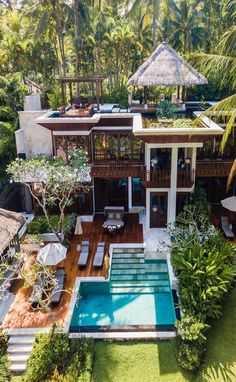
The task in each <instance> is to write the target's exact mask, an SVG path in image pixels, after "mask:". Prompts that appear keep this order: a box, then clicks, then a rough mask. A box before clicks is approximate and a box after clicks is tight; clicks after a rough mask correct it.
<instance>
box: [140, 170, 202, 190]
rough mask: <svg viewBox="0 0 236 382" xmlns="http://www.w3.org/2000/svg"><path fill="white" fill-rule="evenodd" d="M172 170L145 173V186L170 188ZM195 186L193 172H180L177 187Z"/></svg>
mask: <svg viewBox="0 0 236 382" xmlns="http://www.w3.org/2000/svg"><path fill="white" fill-rule="evenodd" d="M170 178H171V171H170V170H150V171H145V173H144V176H143V185H144V186H145V187H148V188H152V187H158V188H162V187H167V188H169V187H170ZM193 184H194V172H193V171H191V170H178V172H177V187H179V188H180V187H186V188H190V187H192V186H193Z"/></svg>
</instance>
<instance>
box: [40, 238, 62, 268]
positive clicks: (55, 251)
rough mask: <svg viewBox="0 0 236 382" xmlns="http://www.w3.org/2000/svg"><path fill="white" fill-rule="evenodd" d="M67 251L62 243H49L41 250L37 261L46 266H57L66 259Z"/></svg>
mask: <svg viewBox="0 0 236 382" xmlns="http://www.w3.org/2000/svg"><path fill="white" fill-rule="evenodd" d="M66 252H67V249H66V248H65V247H64V246H63V245H62V244H60V243H49V244H47V245H45V247H43V248H41V249H40V251H39V253H38V255H37V261H38V262H39V263H41V264H44V265H57V264H58V263H60V262H61V261H62V260H64V259H65V258H66Z"/></svg>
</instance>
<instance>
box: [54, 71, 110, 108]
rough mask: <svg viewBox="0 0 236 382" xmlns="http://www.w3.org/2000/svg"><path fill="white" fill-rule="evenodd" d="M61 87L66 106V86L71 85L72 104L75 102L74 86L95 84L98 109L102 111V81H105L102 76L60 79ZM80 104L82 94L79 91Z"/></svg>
mask: <svg viewBox="0 0 236 382" xmlns="http://www.w3.org/2000/svg"><path fill="white" fill-rule="evenodd" d="M57 80H58V81H59V83H60V85H61V92H62V102H63V105H64V106H65V104H66V85H67V84H68V85H69V90H70V102H71V104H72V102H73V90H72V85H73V84H81V83H90V84H93V86H94V84H95V90H96V101H97V109H98V110H99V109H100V102H101V97H102V81H103V80H104V77H101V76H93V77H60V78H58V79H57ZM77 96H78V103H80V94H79V91H78V94H77Z"/></svg>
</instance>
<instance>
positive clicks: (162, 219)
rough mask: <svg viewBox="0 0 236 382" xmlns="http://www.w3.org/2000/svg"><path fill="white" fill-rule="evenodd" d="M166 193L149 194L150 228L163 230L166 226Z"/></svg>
mask: <svg viewBox="0 0 236 382" xmlns="http://www.w3.org/2000/svg"><path fill="white" fill-rule="evenodd" d="M167 202H168V193H167V192H151V194H150V227H151V228H164V227H166V224H167V204H168V203H167Z"/></svg>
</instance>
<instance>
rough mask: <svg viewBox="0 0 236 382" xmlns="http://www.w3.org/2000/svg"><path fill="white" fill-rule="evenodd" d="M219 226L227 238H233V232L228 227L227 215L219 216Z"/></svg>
mask: <svg viewBox="0 0 236 382" xmlns="http://www.w3.org/2000/svg"><path fill="white" fill-rule="evenodd" d="M220 219H221V228H222V231H223V232H224V234H225V236H226V237H227V239H234V233H233V231H232V230H231V229H230V227H229V219H228V216H221V218H220Z"/></svg>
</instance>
